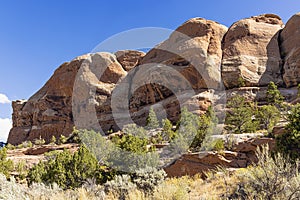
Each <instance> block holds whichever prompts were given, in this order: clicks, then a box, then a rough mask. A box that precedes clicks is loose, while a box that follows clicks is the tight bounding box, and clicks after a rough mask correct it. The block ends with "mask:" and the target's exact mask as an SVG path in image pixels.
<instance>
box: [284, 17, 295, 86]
mask: <svg viewBox="0 0 300 200" xmlns="http://www.w3.org/2000/svg"><path fill="white" fill-rule="evenodd" d="M299 26H300V13H297V14H295V15H294V16H292V17H291V19H289V21H288V22H287V24H286V26H285V27H284V29H283V30H282V32H281V34H280V35H281V42H282V43H281V51H282V56H283V57H284V74H283V80H284V82H285V84H286V85H287V87H291V86H297V85H298V83H299V82H300V29H299Z"/></svg>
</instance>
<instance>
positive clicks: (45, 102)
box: [8, 53, 126, 144]
mask: <svg viewBox="0 0 300 200" xmlns="http://www.w3.org/2000/svg"><path fill="white" fill-rule="evenodd" d="M95 69H106V70H105V71H103V72H101V71H99V70H98V73H91V71H93V70H95ZM79 70H80V71H84V73H82V74H81V75H82V76H81V77H79V78H78V77H77V80H81V79H84V80H85V85H77V86H89V88H87V87H82V88H80V87H77V88H76V90H75V89H74V83H75V79H76V76H77V75H78V72H79ZM100 73H103V75H102V76H101V77H96V75H97V74H100ZM95 74H96V75H95ZM125 75H126V72H125V71H124V70H123V68H122V66H121V65H120V64H119V63H118V62H117V60H116V57H115V56H114V55H113V54H109V53H96V54H87V55H84V56H80V57H77V58H76V59H74V60H72V61H71V62H67V63H64V64H62V65H61V66H60V67H59V68H58V69H57V70H56V71H55V73H54V75H53V76H52V77H51V78H50V80H49V81H48V82H47V83H46V84H45V85H44V86H43V87H42V88H41V89H40V90H39V91H38V92H37V93H36V94H34V95H33V96H32V97H31V98H30V99H29V100H28V101H15V102H13V104H12V105H13V128H12V130H11V131H10V134H9V137H8V143H11V144H19V143H21V142H23V141H26V140H31V141H33V140H35V139H37V138H39V137H40V136H41V137H42V138H44V139H45V140H46V141H50V139H51V137H52V136H55V137H59V136H60V135H66V136H68V135H69V134H70V133H72V130H73V127H74V116H73V112H72V103H73V102H72V98H74V96H73V89H74V91H75V94H76V97H81V98H84V97H86V96H87V95H89V92H90V89H91V88H93V87H94V88H95V89H96V91H97V92H98V93H101V94H103V95H100V97H101V100H103V99H106V98H107V96H109V95H110V92H111V91H112V89H113V88H114V86H115V84H116V83H117V82H118V80H119V79H121V78H122V77H124V76H125ZM76 100H80V98H76ZM77 105H78V104H77ZM89 105H91V104H89ZM93 105H94V104H93ZM88 108H90V106H87V109H88Z"/></svg>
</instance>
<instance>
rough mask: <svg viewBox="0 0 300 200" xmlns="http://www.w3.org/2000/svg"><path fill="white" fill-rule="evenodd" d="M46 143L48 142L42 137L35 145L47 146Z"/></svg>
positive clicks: (35, 141) (36, 140)
mask: <svg viewBox="0 0 300 200" xmlns="http://www.w3.org/2000/svg"><path fill="white" fill-rule="evenodd" d="M45 142H46V141H45V140H44V139H43V138H42V137H41V136H40V137H39V139H35V140H34V144H35V145H43V144H45Z"/></svg>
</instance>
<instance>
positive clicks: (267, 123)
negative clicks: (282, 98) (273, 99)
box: [256, 105, 280, 133]
mask: <svg viewBox="0 0 300 200" xmlns="http://www.w3.org/2000/svg"><path fill="white" fill-rule="evenodd" d="M256 117H257V119H258V120H259V122H260V124H261V125H262V128H263V129H265V130H267V131H268V133H271V132H272V130H273V127H274V126H275V125H276V124H277V122H278V121H279V119H280V111H279V110H278V109H277V107H276V106H273V105H264V106H261V107H260V108H258V112H257V115H256Z"/></svg>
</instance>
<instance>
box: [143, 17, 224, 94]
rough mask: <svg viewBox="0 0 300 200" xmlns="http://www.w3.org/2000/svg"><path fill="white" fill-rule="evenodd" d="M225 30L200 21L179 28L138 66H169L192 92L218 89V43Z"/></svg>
mask: <svg viewBox="0 0 300 200" xmlns="http://www.w3.org/2000/svg"><path fill="white" fill-rule="evenodd" d="M226 31H227V27H225V26H224V25H221V24H219V23H216V22H214V21H210V20H205V19H203V18H193V19H190V20H188V21H186V22H185V23H184V24H182V25H181V26H179V27H178V28H177V29H176V30H175V31H174V32H173V33H172V34H171V35H170V37H169V39H168V40H166V41H164V42H163V43H161V44H159V45H157V46H156V47H155V48H154V49H152V50H150V51H149V52H148V53H147V54H146V56H145V57H144V58H143V59H142V61H141V64H146V63H154V64H163V65H167V66H170V67H171V68H172V69H174V70H177V71H178V72H180V73H181V74H182V75H183V76H184V77H185V79H186V80H188V81H189V82H190V84H191V86H192V88H193V89H203V88H214V89H217V88H219V87H220V86H221V83H222V81H221V73H220V71H221V68H220V66H221V59H222V49H221V42H222V39H223V36H224V35H225V33H226Z"/></svg>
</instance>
